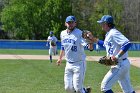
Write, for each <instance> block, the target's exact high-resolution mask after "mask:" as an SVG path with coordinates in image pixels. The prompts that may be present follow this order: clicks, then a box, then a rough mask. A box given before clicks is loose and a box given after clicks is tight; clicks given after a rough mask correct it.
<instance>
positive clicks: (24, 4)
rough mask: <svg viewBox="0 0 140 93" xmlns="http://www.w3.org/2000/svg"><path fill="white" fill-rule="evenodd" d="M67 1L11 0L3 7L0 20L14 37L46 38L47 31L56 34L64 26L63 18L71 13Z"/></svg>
mask: <svg viewBox="0 0 140 93" xmlns="http://www.w3.org/2000/svg"><path fill="white" fill-rule="evenodd" d="M69 3H70V1H69V0H65V1H63V0H41V1H40V0H22V1H21V0H11V1H10V4H9V5H8V6H7V7H5V8H4V9H3V12H2V18H1V20H2V22H3V24H4V29H5V30H6V31H9V32H11V33H13V36H14V38H15V39H46V38H47V35H48V34H49V31H51V30H53V31H54V32H55V34H56V33H60V31H61V30H62V29H63V28H64V25H63V24H64V22H65V20H64V19H65V17H66V16H67V15H69V14H71V12H70V11H69V10H71V6H70V5H69ZM56 35H57V36H58V37H59V34H56Z"/></svg>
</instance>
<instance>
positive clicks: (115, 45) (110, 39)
mask: <svg viewBox="0 0 140 93" xmlns="http://www.w3.org/2000/svg"><path fill="white" fill-rule="evenodd" d="M128 42H129V40H128V39H127V38H126V37H125V36H124V35H123V34H122V33H121V32H119V31H118V30H117V29H115V28H113V29H111V30H110V31H109V32H108V33H107V34H106V37H105V40H104V45H103V46H104V47H105V48H106V52H107V56H108V57H111V56H115V55H117V54H118V52H119V51H120V49H121V47H122V46H123V45H125V44H126V43H128ZM127 57H128V53H127V52H126V53H125V54H124V55H122V56H121V57H120V59H124V58H127Z"/></svg>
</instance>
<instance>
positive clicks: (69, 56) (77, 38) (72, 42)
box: [60, 28, 87, 62]
mask: <svg viewBox="0 0 140 93" xmlns="http://www.w3.org/2000/svg"><path fill="white" fill-rule="evenodd" d="M60 37H61V45H62V48H63V49H64V51H65V58H66V60H67V61H68V62H79V61H83V60H85V57H86V55H85V53H84V46H86V45H87V43H86V42H85V40H84V39H83V38H82V31H81V30H79V29H77V28H75V29H74V30H73V31H72V32H71V33H68V32H67V30H64V31H62V32H61V36H60Z"/></svg>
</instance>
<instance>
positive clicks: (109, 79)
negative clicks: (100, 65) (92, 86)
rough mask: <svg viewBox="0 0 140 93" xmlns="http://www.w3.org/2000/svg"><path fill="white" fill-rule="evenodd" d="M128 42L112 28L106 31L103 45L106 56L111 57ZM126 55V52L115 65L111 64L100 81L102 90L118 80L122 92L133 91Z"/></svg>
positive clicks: (129, 92)
mask: <svg viewBox="0 0 140 93" xmlns="http://www.w3.org/2000/svg"><path fill="white" fill-rule="evenodd" d="M128 43H130V41H129V40H128V39H127V38H126V37H125V36H124V35H123V34H122V33H121V32H119V31H118V30H116V29H115V28H113V29H111V30H110V31H109V32H107V33H106V37H105V40H104V44H103V46H104V47H105V48H106V52H107V56H108V57H112V56H115V55H117V54H118V52H119V51H120V50H121V48H122V47H123V46H125V45H126V44H128ZM127 57H128V53H127V52H126V53H125V54H124V55H122V56H121V57H120V58H119V60H118V62H119V63H118V64H117V65H116V66H111V69H110V70H109V71H108V73H107V74H106V75H105V77H104V79H103V81H102V83H101V90H102V91H107V90H109V89H111V88H112V85H113V84H115V83H116V82H117V81H118V83H119V85H120V86H121V88H122V90H123V92H124V93H132V92H133V88H132V86H131V83H130V75H129V70H130V62H129V60H128V59H127Z"/></svg>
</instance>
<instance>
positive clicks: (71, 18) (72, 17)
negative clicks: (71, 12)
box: [66, 16, 76, 22]
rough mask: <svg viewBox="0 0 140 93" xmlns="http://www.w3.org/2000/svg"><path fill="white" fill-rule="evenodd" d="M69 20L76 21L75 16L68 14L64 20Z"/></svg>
mask: <svg viewBox="0 0 140 93" xmlns="http://www.w3.org/2000/svg"><path fill="white" fill-rule="evenodd" d="M71 21H73V22H76V18H75V16H68V17H67V18H66V22H71Z"/></svg>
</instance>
